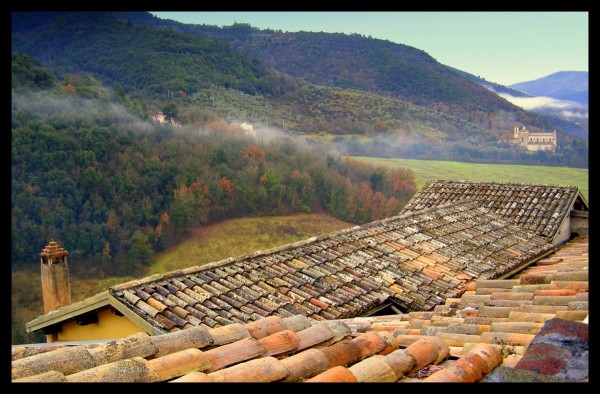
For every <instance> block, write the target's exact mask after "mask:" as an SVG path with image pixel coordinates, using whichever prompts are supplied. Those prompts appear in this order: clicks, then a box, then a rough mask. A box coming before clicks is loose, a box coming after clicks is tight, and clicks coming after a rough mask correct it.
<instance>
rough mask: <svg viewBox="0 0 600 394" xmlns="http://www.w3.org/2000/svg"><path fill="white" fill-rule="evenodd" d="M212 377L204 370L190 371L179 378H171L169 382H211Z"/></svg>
mask: <svg viewBox="0 0 600 394" xmlns="http://www.w3.org/2000/svg"><path fill="white" fill-rule="evenodd" d="M212 382H213V378H212V377H211V376H209V375H207V374H205V373H204V372H190V373H188V374H186V375H183V376H182V377H180V378H177V379H173V380H171V381H169V383H212Z"/></svg>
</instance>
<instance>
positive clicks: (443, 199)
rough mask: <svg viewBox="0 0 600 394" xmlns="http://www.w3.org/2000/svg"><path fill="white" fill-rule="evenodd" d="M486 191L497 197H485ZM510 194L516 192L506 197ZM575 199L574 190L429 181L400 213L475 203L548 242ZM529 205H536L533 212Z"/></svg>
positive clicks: (566, 187) (520, 185) (567, 187)
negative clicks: (469, 202)
mask: <svg viewBox="0 0 600 394" xmlns="http://www.w3.org/2000/svg"><path fill="white" fill-rule="evenodd" d="M490 189H494V190H495V191H497V192H498V193H488V191H489V190H490ZM511 190H518V191H519V192H518V193H510V191H511ZM548 191H550V193H548ZM505 192H506V193H505ZM556 196H560V197H556ZM577 197H578V189H577V188H576V187H571V186H549V185H531V184H509V183H492V182H467V181H442V180H433V181H428V182H427V184H426V185H425V186H424V187H423V188H421V190H419V192H418V193H417V194H415V196H413V198H412V199H411V200H410V201H409V202H408V204H407V205H406V206H405V207H404V208H403V210H402V212H414V211H418V210H422V209H424V208H425V207H433V206H439V205H442V204H447V203H448V202H452V201H459V200H467V201H475V202H476V203H477V204H478V205H479V206H481V207H483V208H485V209H487V210H488V211H489V212H491V213H495V214H498V215H500V216H502V217H504V218H506V219H509V220H512V221H514V222H515V223H526V226H527V228H528V229H530V230H533V231H537V232H538V233H539V234H541V235H544V236H546V237H550V238H552V237H553V236H554V235H555V234H556V232H557V231H558V228H559V226H560V225H561V222H562V218H563V217H564V216H565V215H566V214H568V210H569V208H570V206H571V204H572V203H573V201H575V199H576V198H577ZM532 204H536V205H535V209H533V208H532ZM542 217H544V219H542Z"/></svg>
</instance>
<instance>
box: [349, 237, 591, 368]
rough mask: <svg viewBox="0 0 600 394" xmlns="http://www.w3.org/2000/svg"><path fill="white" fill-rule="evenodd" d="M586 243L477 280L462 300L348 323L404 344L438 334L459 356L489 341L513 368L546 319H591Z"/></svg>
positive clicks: (571, 244) (573, 244) (581, 239)
mask: <svg viewBox="0 0 600 394" xmlns="http://www.w3.org/2000/svg"><path fill="white" fill-rule="evenodd" d="M588 245H589V243H588V238H587V237H577V238H575V239H574V240H572V241H570V242H569V243H567V244H565V245H563V246H562V247H561V248H559V249H558V250H556V251H555V252H553V253H552V254H550V255H549V256H547V257H546V258H544V259H541V260H539V261H537V262H536V263H535V264H534V265H532V266H530V267H529V268H527V269H525V270H523V271H522V272H520V273H518V274H516V275H515V276H513V277H511V278H510V279H504V280H478V281H475V282H474V283H473V284H472V285H470V286H469V289H470V290H468V291H466V292H465V293H463V295H462V297H461V298H455V299H447V300H446V302H445V304H444V305H439V306H436V307H435V309H434V310H433V311H428V312H410V313H408V314H406V315H404V316H403V318H402V321H396V322H381V321H379V322H377V323H376V324H374V323H370V322H368V321H367V320H366V319H365V318H355V319H352V320H347V321H346V324H347V325H349V326H350V327H352V329H353V330H355V331H359V332H370V331H373V330H389V331H393V333H394V334H393V335H394V337H395V339H394V340H395V341H396V342H398V344H399V345H400V346H407V345H409V344H411V343H413V342H414V341H417V340H419V339H421V338H424V337H427V336H436V337H439V338H441V339H443V340H444V342H445V343H446V344H447V345H448V346H450V354H451V355H454V356H457V357H458V356H462V355H465V354H467V353H468V352H469V351H470V349H471V348H472V347H473V346H475V344H477V343H489V344H491V345H493V346H494V347H496V348H497V349H498V350H500V351H501V352H502V354H503V357H504V362H503V364H502V365H503V366H507V367H511V368H514V367H516V366H517V365H518V363H519V362H520V361H521V359H522V358H523V355H524V354H525V353H526V351H527V350H528V348H529V345H530V344H531V343H532V341H533V340H534V338H535V336H536V334H538V333H539V332H540V330H542V328H543V327H544V324H545V323H547V322H548V321H550V320H552V319H558V320H570V321H574V322H584V321H587V317H588V314H589V301H588V296H589V293H588V290H589V285H588V264H589V257H588V248H589V246H588ZM546 342H547V341H546ZM537 358H538V359H539V358H540V357H539V356H538V357H537Z"/></svg>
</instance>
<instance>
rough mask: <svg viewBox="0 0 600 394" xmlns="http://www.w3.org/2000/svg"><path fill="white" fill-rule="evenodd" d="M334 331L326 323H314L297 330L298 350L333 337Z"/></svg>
mask: <svg viewBox="0 0 600 394" xmlns="http://www.w3.org/2000/svg"><path fill="white" fill-rule="evenodd" d="M334 335H335V333H334V332H333V331H332V330H331V329H330V328H329V327H328V326H327V325H326V324H315V325H314V326H312V327H310V328H307V329H305V330H302V331H299V332H298V337H299V338H300V344H299V346H298V351H301V350H303V349H307V348H309V347H312V346H315V345H317V344H319V343H322V342H325V341H327V340H328V339H330V338H333V337H334Z"/></svg>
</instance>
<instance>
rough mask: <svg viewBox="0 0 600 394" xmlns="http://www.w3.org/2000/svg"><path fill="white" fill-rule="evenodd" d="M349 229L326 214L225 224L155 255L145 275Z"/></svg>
mask: <svg viewBox="0 0 600 394" xmlns="http://www.w3.org/2000/svg"><path fill="white" fill-rule="evenodd" d="M351 226H353V224H351V223H347V222H343V221H341V220H338V219H336V218H334V217H333V216H331V215H328V214H326V213H311V214H297V215H289V216H263V217H248V218H237V219H230V220H225V221H223V222H220V223H216V224H213V225H210V226H204V227H201V228H199V229H197V230H196V231H195V232H194V234H193V235H192V236H191V237H189V238H187V239H186V240H185V241H183V242H181V243H180V244H179V245H177V246H175V247H173V248H171V249H169V250H167V251H165V252H162V253H160V254H158V255H157V256H156V260H155V263H154V264H152V267H151V268H150V272H149V275H150V274H155V273H164V272H168V271H173V270H176V269H180V268H187V267H191V266H194V265H202V264H206V263H211V262H214V261H219V260H222V259H225V258H227V257H236V256H240V255H243V254H246V253H252V252H255V251H257V250H266V249H270V248H274V247H277V246H282V245H285V244H288V243H292V242H296V241H300V240H303V239H306V238H310V237H312V236H315V235H318V234H323V233H328V232H332V231H336V230H340V229H343V228H347V227H351Z"/></svg>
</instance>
